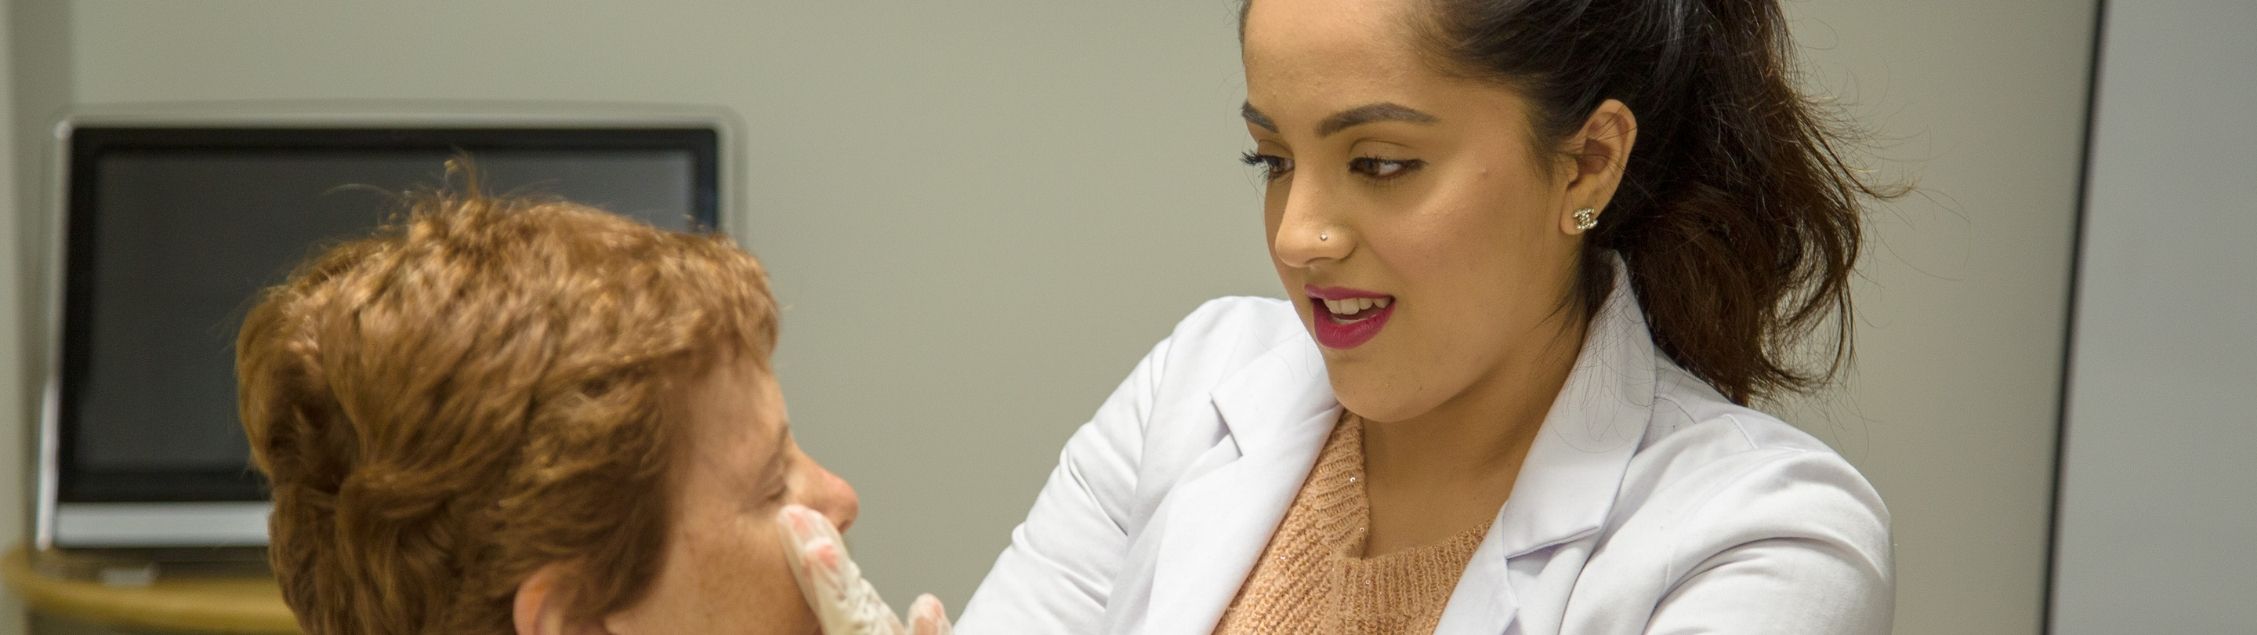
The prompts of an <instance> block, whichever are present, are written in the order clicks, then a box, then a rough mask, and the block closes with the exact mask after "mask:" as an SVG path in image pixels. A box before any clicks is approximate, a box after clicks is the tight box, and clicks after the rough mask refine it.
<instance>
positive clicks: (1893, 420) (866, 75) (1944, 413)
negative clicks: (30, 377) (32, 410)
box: [0, 0, 2093, 634]
mask: <svg viewBox="0 0 2257 635" xmlns="http://www.w3.org/2000/svg"><path fill="white" fill-rule="evenodd" d="M20 4H51V3H39V2H30V3H20ZM2092 10H2093V4H2092V3H2091V2H2086V1H2071V2H2066V3H2063V2H2035V1H2008V0H1996V1H1991V2H1980V3H1970V2H1963V1H1951V0H1920V1H1910V0H1908V1H1904V2H1887V3H1877V2H1855V1H1853V0H1809V1H1807V2H1805V1H1798V2H1791V3H1789V11H1790V14H1791V15H1792V17H1793V18H1794V25H1795V28H1796V29H1797V32H1798V34H1799V35H1800V36H1801V37H1802V38H1803V39H1804V40H1805V42H1806V43H1807V44H1809V45H1811V47H1812V50H1810V51H1809V54H1808V55H1809V61H1810V62H1811V63H1812V69H1811V70H1812V71H1813V73H1812V74H1811V76H1810V77H1809V78H1808V80H1809V82H1810V84H1811V85H1812V86H1813V87H1815V88H1818V89H1821V90H1824V91H1826V92H1830V93H1836V94H1840V95H1842V96H1843V97H1844V98H1845V99H1846V100H1847V101H1848V103H1850V104H1851V105H1852V109H1853V111H1854V112H1855V113H1857V114H1858V115H1860V116H1861V117H1865V118H1867V119H1868V120H1870V121H1872V122H1873V123H1874V124H1876V125H1877V126H1878V127H1879V132H1880V135H1881V136H1882V137H1883V138H1884V139H1887V140H1890V141H1891V143H1890V144H1889V145H1888V146H1887V147H1886V148H1885V149H1884V151H1883V152H1882V154H1881V155H1880V156H1879V157H1878V158H1877V159H1876V161H1875V163H1876V166H1877V167H1879V168H1881V169H1883V170H1884V171H1887V172H1891V173H1896V174H1905V175H1917V176H1919V177H1921V178H1922V183H1923V185H1924V186H1925V187H1926V188H1927V190H1926V191H1927V192H1928V194H1927V195H1926V196H1923V197H1919V198H1914V199H1910V200H1907V201H1905V202H1903V203H1901V204H1899V205H1896V206H1893V207H1890V208H1888V209H1885V210H1883V211H1881V212H1880V213H1879V214H1877V215H1876V217H1875V225H1874V228H1873V231H1874V241H1875V242H1874V249H1873V252H1872V256H1871V258H1870V260H1869V261H1868V265H1867V268H1866V270H1865V277H1864V278H1863V279H1861V280H1860V281H1859V286H1858V293H1859V294H1860V296H1859V299H1860V309H1861V311H1862V317H1861V323H1862V324H1863V329H1862V331H1861V336H1862V340H1861V342H1862V346H1861V348H1860V354H1861V357H1860V365H1859V366H1858V369H1857V371H1856V372H1855V373H1854V374H1852V375H1851V377H1850V379H1851V382H1850V384H1849V386H1848V387H1847V388H1846V389H1844V390H1842V391H1839V392H1838V393H1835V394H1832V395H1828V396H1826V397H1825V398H1823V399H1820V400H1817V401H1812V402H1805V403H1798V404H1794V405H1792V406H1791V407H1789V408H1788V410H1789V412H1790V414H1791V415H1792V416H1793V418H1794V419H1795V420H1797V421H1800V422H1802V423H1803V424H1804V425H1805V426H1806V427H1809V428H1811V429H1812V430H1814V431H1816V432H1818V433H1819V434H1821V435H1822V436H1825V437H1826V438H1828V439H1829V440H1830V441H1832V442H1833V443H1835V444H1836V445H1837V447H1840V448H1841V449H1842V450H1843V451H1844V453H1845V454H1847V455H1848V456H1850V457H1851V458H1852V460H1854V461H1856V462H1857V463H1858V464H1859V465H1860V466H1861V468H1862V469H1864V470H1865V471H1866V473H1867V474H1868V475H1869V476H1871V477H1872V478H1873V480H1874V481H1875V482H1876V483H1877V484H1878V485H1879V487H1880V489H1881V490H1882V492H1883V494H1884V495H1885V496H1886V497H1887V499H1888V501H1889V503H1890V506H1891V509H1892V510H1893V512H1894V513H1895V522H1896V525H1895V526H1896V537H1897V540H1898V543H1899V544H1898V551H1897V555H1898V565H1899V571H1900V602H1899V607H1900V608H1899V619H1898V624H1899V629H1900V631H1901V632H1906V633H1984V634H1989V633H2017V632H2020V633H2029V632H2035V630H2036V625H2037V621H2038V617H2039V613H2040V609H2039V606H2040V601H2041V599H2042V597H2043V592H2044V588H2043V582H2042V573H2043V569H2044V558H2045V538H2046V527H2047V513H2048V507H2047V500H2048V493H2049V491H2050V490H2049V488H2050V483H2051V480H2050V479H2051V475H2052V473H2053V465H2052V463H2051V451H2052V448H2053V445H2054V436H2053V433H2054V423H2055V418H2054V410H2055V404H2056V400H2057V399H2058V385H2057V381H2056V380H2057V379H2058V377H2059V370H2060V369H2059V355H2060V349H2061V342H2062V337H2063V335H2062V330H2061V329H2062V325H2061V324H2062V319H2063V316H2064V307H2065V303H2066V298H2065V294H2066V288H2067V287H2066V285H2067V263H2068V245H2069V235H2070V227H2071V225H2070V221H2071V218H2072V214H2073V199H2074V195H2075V192H2076V184H2075V178H2076V175H2077V158H2076V157H2077V155H2078V148H2079V143H2080V138H2081V130H2082V128H2083V121H2084V119H2083V117H2084V112H2083V94H2084V80H2085V73H2086V69H2085V60H2086V59H2087V56H2088V51H2087V45H2088V43H2089V41H2090V38H2089V29H2090V26H2091V20H2092V17H2091V12H2092ZM23 16H24V14H22V13H19V18H18V19H24V17H23ZM534 16H538V17H534ZM1233 16H1234V9H1233V5H1232V3H1230V2H1228V1H1227V0H1195V1H1188V2H1169V3H1129V2H1113V3H1061V2H1024V1H1019V2H1002V1H994V0H991V1H966V2H954V3H884V4H883V5H882V6H874V3H861V2H829V3H742V2H710V1H709V2H677V3H636V4H632V5H630V4H628V3H575V4H572V5H570V6H569V8H560V5H559V4H557V3H550V2H537V1H533V0H494V1H489V2H480V3H453V2H438V1H435V0H419V1H414V2H388V3H378V4H365V5H363V4H355V5H332V4H307V3H292V2H280V1H273V0H259V1H242V2H230V3H182V2H165V1H160V0H130V1H124V0H120V1H107V2H72V3H68V6H67V11H43V12H41V13H40V15H39V16H38V19H39V22H38V23H37V24H36V25H35V26H37V27H40V28H43V29H51V30H52V31H51V32H54V33H60V34H63V35H61V36H60V37H63V38H64V39H65V40H66V41H65V42H64V44H65V46H66V50H63V51H61V52H60V53H58V54H55V55H53V56H52V57H50V58H44V59H52V60H55V62H54V63H56V64H60V65H62V68H65V69H67V78H68V82H67V87H66V89H65V91H64V92H65V93H67V95H68V99H70V100H72V101H75V102H77V103H82V104H108V103H120V102H146V101H174V100H308V99H342V100H359V99H507V100H532V101H549V100H573V101H654V102H676V103H696V104H718V105H723V106H726V107H729V108H732V109H734V110H736V111H737V112H739V113H741V114H743V116H744V117H745V118H746V120H747V121H748V123H749V125H748V126H747V130H746V134H745V135H744V136H745V137H746V139H747V143H746V144H745V145H746V147H745V151H744V158H745V161H744V164H743V176H744V182H745V183H746V186H747V189H748V195H747V196H746V197H745V198H746V200H747V202H748V203H749V204H748V205H747V209H746V210H745V212H744V214H742V215H741V216H740V217H739V218H736V219H733V220H734V221H735V228H736V230H737V233H738V234H739V235H740V236H742V237H743V239H744V240H745V242H746V243H747V244H748V245H749V246H750V247H752V248H753V250H754V251H755V252H756V253H758V254H759V255H760V256H761V258H762V259H763V260H765V261H766V262H767V263H768V264H769V265H770V267H771V270H772V272H773V274H774V277H775V280H776V284H777V292H778V294H779V295H780V296H781V299H782V301H783V302H784V304H785V305H786V306H787V311H786V313H785V330H784V344H783V348H782V351H781V353H780V358H779V362H780V364H781V371H782V375H783V379H784V382H785V387H786V390H787V391H788V394H789V395H790V397H791V399H792V412H793V415H794V419H795V420H796V421H797V422H798V425H799V426H800V437H801V440H802V443H803V444H804V445H805V446H806V447H807V449H808V450H809V451H810V452H811V453H813V454H814V455H815V456H817V457H819V458H820V459H821V460H823V461H824V462H825V463H827V464H828V465H830V466H831V467H833V468H834V469H837V470H838V471H839V472H840V473H842V474H844V475H846V476H847V477H848V478H850V479H852V480H853V481H854V482H855V483H856V485H857V486H858V487H859V488H860V489H861V491H862V493H863V496H864V503H865V510H866V512H867V513H866V514H865V516H864V519H863V522H862V524H861V525H859V526H858V527H857V529H856V531H855V534H856V539H857V545H856V546H857V554H858V556H860V557H861V559H862V560H863V561H864V562H865V564H867V565H868V566H867V568H868V569H869V570H870V571H871V572H872V574H873V575H874V576H875V577H876V579H877V580H878V581H879V582H880V583H881V584H882V586H883V589H884V591H885V592H886V593H887V594H888V595H889V596H891V597H896V598H904V599H905V598H907V597H909V595H910V594H912V593H915V592H918V591H932V592H936V593H937V594H939V595H940V596H941V597H942V598H943V599H945V600H947V601H949V602H950V603H952V604H956V603H961V602H962V601H963V600H964V599H965V598H966V596H968V595H969V592H970V590H971V588H972V586H973V585H974V584H975V583H976V582H977V580H978V578H979V576H980V575H981V574H982V573H984V572H985V570H986V567H987V565H988V564H989V562H990V560H991V559H992V558H993V557H994V555H995V552H996V551H997V550H998V549H999V548H1000V547H1001V546H1002V545H1003V543H1004V542H1005V540H1006V538H1007V536H1006V533H1007V531H1008V529H1009V528H1010V527H1011V525H1012V524H1014V523H1015V522H1016V521H1017V520H1018V518H1019V517H1020V516H1021V514H1023V513H1024V511H1025V508H1026V505H1027V504H1028V502H1029V501H1030V500H1031V498H1032V496H1033V494H1034V491H1035V489H1036V488H1037V487H1038V486H1039V485H1040V483H1041V482H1042V478H1043V477H1044V475H1045V474H1046V473H1047V472H1048V470H1049V468H1050V467H1051V465H1052V463H1053V461H1054V460H1055V458H1056V456H1057V452H1058V448H1059V444H1060V443H1061V442H1062V441H1063V440H1064V439H1065V438H1066V436H1067V435H1068V434H1069V433H1070V432H1071V431H1072V428H1073V426H1074V425H1076V424H1078V423H1079V422H1080V421H1082V420H1083V419H1084V418H1086V417H1087V416H1088V415H1089V413H1090V412H1091V410H1092V409H1093V408H1094V407H1095V406H1096V404H1097V403H1098V401H1099V400H1100V399H1101V398H1102V397H1103V396H1104V395H1105V394H1106V393H1107V392H1108V391H1109V390H1110V389H1111V388H1112V386H1113V384H1114V383H1115V382H1117V381H1119V379H1120V377H1121V376H1122V375H1123V374H1125V373H1126V372H1127V370H1128V368H1129V367H1130V366H1131V365H1132V364H1133V363H1134V362H1135V360H1136V358H1137V357H1138V356H1139V355H1141V354H1142V353H1143V351H1144V350H1146V349H1147V348H1148V347H1149V346H1150V345H1151V344H1152V342H1153V341H1154V340H1156V339H1157V338H1158V337H1160V336H1162V335H1163V334H1164V333H1165V332H1166V331H1167V329H1168V327H1169V326H1170V325H1171V324H1173V322H1174V321H1175V320H1176V319H1178V318H1180V317H1181V316H1182V315H1183V314H1184V313H1185V312H1187V311H1189V310H1190V309H1191V308H1192V307H1193V306H1195V305H1196V304H1197V303H1198V302H1199V301H1201V300H1203V299H1205V298H1209V297H1213V296H1216V295H1220V294H1226V293H1251V294H1268V295H1274V294H1275V293H1276V289H1275V287H1276V282H1275V281H1274V279H1273V277H1272V275H1271V273H1270V272H1269V269H1268V267H1267V266H1266V264H1265V263H1264V262H1263V249H1262V247H1261V229H1260V223H1259V211H1258V205H1259V201H1258V198H1257V195H1258V192H1257V191H1256V189H1255V187H1254V179H1253V178H1252V177H1251V176H1250V175H1249V174H1248V173H1247V172H1246V171H1244V170H1243V169H1241V168H1239V167H1238V166H1236V165H1235V164H1234V162H1233V158H1234V155H1235V154H1236V153H1237V152H1238V151H1240V150H1242V149H1244V147H1245V145H1246V142H1245V140H1244V135H1245V133H1244V131H1243V129H1242V126H1241V124H1239V123H1237V122H1236V115H1235V112H1234V111H1235V109H1236V107H1237V104H1238V103H1239V101H1240V100H1241V99H1242V98H1243V87H1242V86H1241V82H1240V79H1239V77H1238V73H1239V71H1238V61H1237V50H1236V44H1235V40H1234V38H1233V36H1232V24H1233ZM17 26H18V27H19V30H22V29H23V28H24V27H25V25H23V24H18V25H17ZM42 32H47V31H42ZM18 44H19V45H21V42H19V43H18ZM23 72H24V71H23V70H21V69H19V70H18V76H17V77H16V78H15V79H16V80H17V82H18V85H19V86H22V85H24V82H26V81H27V80H26V78H25V77H24V76H23ZM47 92H52V91H47ZM18 114H19V117H21V116H23V115H24V113H23V112H22V111H19V113H18ZM42 147H43V146H39V145H37V144H27V145H26V146H25V147H24V148H21V149H20V151H19V153H18V154H17V158H18V160H19V161H21V160H29V159H30V158H31V154H32V152H33V151H35V150H38V149H40V148H42ZM0 507H7V508H10V509H14V508H20V507H21V506H20V505H18V504H13V503H12V502H11V501H6V500H0Z"/></svg>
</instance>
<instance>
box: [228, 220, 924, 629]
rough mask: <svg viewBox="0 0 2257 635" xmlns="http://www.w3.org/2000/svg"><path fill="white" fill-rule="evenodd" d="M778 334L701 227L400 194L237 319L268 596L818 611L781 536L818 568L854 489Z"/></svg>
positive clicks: (349, 624) (666, 623) (366, 618)
mask: <svg viewBox="0 0 2257 635" xmlns="http://www.w3.org/2000/svg"><path fill="white" fill-rule="evenodd" d="M775 340H776V314H775V302H774V301H773V299H772V298H771V297H770V296H769V293H768V287H767V281H766V279H765V278H764V275H763V273H762V272H761V268H760V265H759V263H758V262H756V261H754V260H753V258H752V257H751V256H749V255H747V254H745V253H744V252H742V251H740V250H738V249H737V248H736V247H735V246H733V245H732V244H730V243H729V242H728V241H727V240H726V239H725V238H722V237H719V236H698V235H688V234H679V233H671V232H664V231H659V230H657V229H653V228H651V227H649V226H646V225H642V224H640V223H637V222H635V221H632V220H629V219H626V218H623V217H619V216H614V215H611V214H607V213H604V212H601V211H598V210H593V209H589V208H584V207H579V206H576V205H572V204H569V203H564V202H560V201H541V200H522V199H494V198H485V197H480V196H477V195H475V194H473V195H468V196H441V195H434V196H430V197H425V198H422V199H418V200H417V201H416V202H415V204H414V205H413V209H412V210H410V213H409V214H408V215H407V216H406V217H405V219H404V220H403V221H401V222H400V223H398V224H397V225H395V226H392V227H388V228H386V229H384V230H383V231H381V232H380V233H378V234H377V235H376V236H373V237H369V238H363V239H360V240H356V241H352V242H348V243H345V244H343V245H340V246H337V247H335V248H332V249H330V250H328V251H327V252H326V253H324V254H322V255H320V256H318V257H316V258H314V259H313V260H312V261H311V262H309V263H307V264H305V265H304V266H303V267H302V268H300V269H299V270H298V272H297V273H296V274H294V275H292V276H291V277H290V279H289V280H288V281H287V282H284V283H283V284H281V285H280V286H277V287H275V288H273V289H271V290H269V291H268V293H267V294H266V296H265V297H264V298H263V299H262V300H261V301H260V303H259V304H258V306H257V307H256V308H255V309H253V310H252V311H251V313H250V316H249V318H248V320H247V321H246V323H245V324H244V325H243V330H242V334H241V336H240V338H239V339H238V341H237V349H236V350H237V372H238V375H239V378H240V380H241V395H240V397H241V409H242V418H243V425H244V430H245V431H246V432H247V433H248V435H249V437H250V442H251V448H252V451H253V456H254V458H255V461H256V463H257V465H258V467H259V468H260V469H261V470H263V471H265V472H266V474H267V475H268V477H269V478H270V479H271V480H272V482H273V488H274V502H275V511H274V516H273V518H272V535H273V549H272V560H273V564H274V568H275V571H276V573H277V574H278V575H279V576H280V578H281V582H282V590H283V598H284V599H285V600H286V601H287V602H288V603H289V605H290V607H291V608H292V610H294V611H295V612H296V613H297V615H298V618H299V622H300V624H302V625H303V626H304V628H305V629H306V631H307V632H309V633H312V634H314V635H380V634H388V633H399V634H403V635H404V634H417V635H424V634H466V635H467V634H477V635H488V634H493V635H498V634H502V633H511V632H515V633H519V634H543V635H566V634H581V633H609V634H615V635H633V634H638V633H641V634H652V635H658V634H674V633H716V634H727V633H746V634H753V633H759V634H767V633H777V634H797V635H805V634H807V633H812V632H815V631H816V629H817V621H816V615H815V614H814V613H813V612H811V611H810V610H809V609H808V606H807V604H805V603H804V602H803V601H802V599H801V597H802V596H801V590H800V589H799V588H797V585H795V584H794V580H793V573H792V571H791V569H790V566H789V563H790V562H791V561H792V560H793V555H794V554H796V553H797V551H796V549H797V547H795V546H792V545H793V544H795V543H796V542H797V541H794V542H787V541H786V540H785V537H787V536H792V537H798V536H806V537H808V538H809V540H807V541H805V542H807V543H810V544H814V543H821V544H816V545H815V546H818V547H821V549H818V550H817V553H818V554H827V555H824V558H827V559H824V560H818V561H817V562H816V564H827V566H828V567H829V570H830V571H832V573H831V574H830V575H827V576H823V577H822V578H821V579H820V580H818V581H822V582H829V581H833V580H836V579H838V575H837V566H838V564H837V560H838V559H839V558H840V557H841V556H843V552H838V551H836V550H837V548H838V547H837V546H836V542H835V541H836V538H835V536H836V534H835V533H830V532H831V531H832V530H833V529H834V528H837V529H843V528H844V527H846V526H847V525H848V524H851V523H852V522H853V521H854V516H855V512H856V502H855V496H854V491H853V490H852V489H850V488H849V487H848V486H847V484H846V483H845V482H844V481H842V480H840V479H839V478H838V477H836V476H833V475H832V474H831V473H829V472H826V471H824V469H823V468H822V467H821V466H820V465H818V464H817V463H816V462H815V460H814V459H813V458H810V457H808V456H807V455H806V454H804V453H802V452H800V451H799V448H798V446H797V445H795V444H794V443H793V442H792V437H791V432H790V430H791V428H790V426H789V425H788V420H787V417H786V416H785V411H784V401H783V395H782V393H781V392H779V391H778V389H777V385H776V379H775V375H774V374H773V373H771V372H770V370H769V367H768V356H769V351H770V350H771V349H772V348H773V347H774V345H775ZM784 510H791V511H792V512H793V513H781V514H780V512H782V511H784ZM784 524H796V527H789V526H783V525H784ZM811 525H822V526H821V527H819V528H818V527H813V526H811ZM825 537H827V541H826V540H817V539H818V538H825ZM825 545H828V546H825ZM925 602H926V605H925V607H924V608H921V609H920V610H921V611H922V612H923V613H924V614H927V615H930V616H938V615H939V609H938V606H937V605H936V604H933V603H932V601H931V600H930V599H927V600H925Z"/></svg>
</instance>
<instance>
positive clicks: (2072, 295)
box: [2038, 0, 2108, 635]
mask: <svg viewBox="0 0 2257 635" xmlns="http://www.w3.org/2000/svg"><path fill="white" fill-rule="evenodd" d="M2092 22H2093V23H2092V61H2091V66H2090V67H2089V68H2087V69H2086V76H2085V77H2086V79H2085V139H2084V146H2085V147H2084V162H2083V164H2082V165H2080V166H2078V168H2077V205H2076V210H2077V213H2076V217H2075V220H2073V221H2072V222H2071V223H2070V231H2069V302H2068V316H2067V320H2066V322H2065V324H2066V328H2063V329H2062V333H2061V401H2060V403H2059V404H2058V405H2057V406H2056V407H2055V408H2054V412H2055V415H2056V419H2055V421H2054V433H2053V516H2052V518H2050V519H2048V522H2047V523H2046V524H2047V528H2046V559H2045V601H2044V602H2042V603H2040V605H2039V610H2041V611H2042V613H2040V614H2039V615H2038V632H2040V633H2046V634H2047V635H2051V633H2053V606H2054V599H2055V598H2054V595H2055V594H2057V593H2058V586H2057V585H2056V581H2055V579H2054V578H2055V576H2056V575H2057V574H2058V572H2059V571H2060V569H2061V485H2062V481H2063V480H2064V479H2065V478H2066V477H2067V476H2068V475H2069V465H2068V462H2067V459H2068V457H2069V398H2070V395H2071V394H2072V389H2074V388H2075V387H2076V383H2075V379H2076V369H2077V366H2076V362H2077V310H2078V307H2079V302H2078V300H2079V296H2080V295H2081V294H2080V293H2079V290H2080V288H2081V287H2082V286H2083V285H2084V270H2085V220H2086V219H2087V218H2088V217H2090V216H2091V215H2092V209H2091V206H2092V160H2093V134H2094V133H2095V132H2096V131H2098V129H2099V127H2100V80H2101V77H2100V65H2101V63H2102V62H2103V61H2105V60H2106V59H2107V58H2106V57H2105V56H2104V55H2103V52H2104V49H2106V48H2107V44H2108V0H2098V6H2096V7H2094V10H2093V17H2092Z"/></svg>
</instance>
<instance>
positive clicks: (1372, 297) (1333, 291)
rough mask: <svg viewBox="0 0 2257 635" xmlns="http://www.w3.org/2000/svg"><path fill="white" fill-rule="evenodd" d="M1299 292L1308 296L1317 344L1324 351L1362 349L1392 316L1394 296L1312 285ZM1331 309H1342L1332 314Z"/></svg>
mask: <svg viewBox="0 0 2257 635" xmlns="http://www.w3.org/2000/svg"><path fill="white" fill-rule="evenodd" d="M1302 290H1303V291H1306V292H1307V293H1308V295H1309V311H1310V312H1311V317H1312V318H1314V319H1312V320H1311V322H1312V323H1313V324H1315V325H1316V329H1315V330H1316V337H1317V343H1318V344H1321V345H1323V346H1324V347H1325V348H1332V349H1340V350H1346V349H1351V348H1355V347H1358V346H1362V345H1363V344H1364V342H1369V341H1371V338H1373V337H1376V336H1378V335H1379V329H1381V328H1385V327H1386V326H1387V318H1388V316H1391V315H1394V314H1395V296H1391V295H1387V294H1385V293H1379V292H1376V291H1365V290H1362V289H1349V288H1345V287H1319V286H1316V285H1313V284H1312V285H1307V286H1305V287H1303V288H1302ZM1328 300H1329V301H1331V303H1330V304H1328V303H1327V302H1326V301H1328ZM1335 305H1344V306H1339V309H1340V310H1335ZM1367 305H1368V306H1367Z"/></svg>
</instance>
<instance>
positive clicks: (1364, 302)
mask: <svg viewBox="0 0 2257 635" xmlns="http://www.w3.org/2000/svg"><path fill="white" fill-rule="evenodd" d="M1311 300H1312V301H1314V302H1315V303H1316V304H1317V307H1318V310H1319V311H1321V312H1323V313H1324V315H1325V316H1326V317H1330V318H1331V319H1332V321H1333V322H1335V323H1339V324H1347V323H1350V322H1356V321H1360V320H1368V319H1371V318H1372V317H1373V316H1377V315H1379V314H1380V312H1381V311H1385V310H1387V307H1388V305H1391V304H1394V303H1395V297H1394V296H1381V297H1377V298H1347V299H1342V300H1324V299H1318V298H1311Z"/></svg>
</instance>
